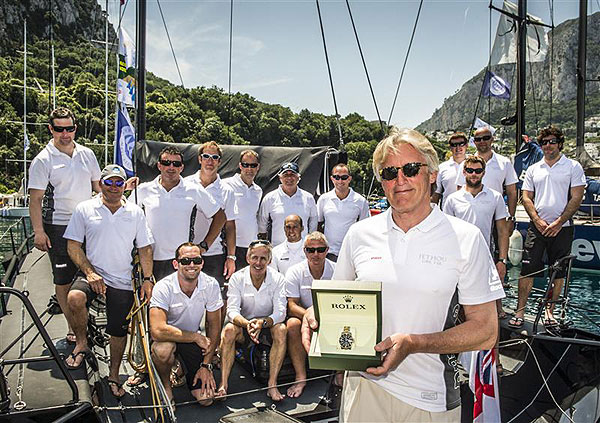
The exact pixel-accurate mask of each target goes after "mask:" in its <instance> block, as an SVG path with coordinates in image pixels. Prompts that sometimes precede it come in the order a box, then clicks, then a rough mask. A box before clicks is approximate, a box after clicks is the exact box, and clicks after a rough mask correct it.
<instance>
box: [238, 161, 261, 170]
mask: <svg viewBox="0 0 600 423" xmlns="http://www.w3.org/2000/svg"><path fill="white" fill-rule="evenodd" d="M240 164H241V165H242V167H245V168H249V167H250V168H252V169H254V168H255V167H258V163H246V162H241V163H240Z"/></svg>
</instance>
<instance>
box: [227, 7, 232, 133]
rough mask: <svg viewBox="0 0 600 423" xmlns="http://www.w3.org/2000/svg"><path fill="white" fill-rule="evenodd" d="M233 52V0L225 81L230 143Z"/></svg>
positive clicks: (230, 11)
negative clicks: (226, 78)
mask: <svg viewBox="0 0 600 423" xmlns="http://www.w3.org/2000/svg"><path fill="white" fill-rule="evenodd" d="M232 52H233V0H231V2H230V6H229V69H228V73H227V75H228V81H227V102H228V104H227V140H228V141H229V144H231V57H232Z"/></svg>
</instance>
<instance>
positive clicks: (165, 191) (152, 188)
mask: <svg viewBox="0 0 600 423" xmlns="http://www.w3.org/2000/svg"><path fill="white" fill-rule="evenodd" d="M158 157H159V160H158V163H157V167H158V170H159V171H160V175H158V176H157V177H156V178H155V179H154V180H153V181H150V182H145V183H143V184H141V185H140V186H139V187H138V189H137V198H135V195H134V198H135V200H136V203H137V204H138V205H140V206H141V207H142V208H143V209H144V212H145V213H146V218H147V219H148V225H149V226H150V230H151V231H152V235H154V240H155V242H154V266H153V269H154V276H155V277H156V279H157V280H160V279H162V278H164V277H165V276H167V275H169V274H171V273H173V271H174V270H173V259H174V257H173V252H174V251H175V249H176V248H177V247H178V246H179V245H180V244H181V243H182V242H185V241H193V239H191V235H192V228H191V227H190V225H191V223H192V220H193V217H192V216H193V215H195V216H196V219H198V218H199V216H202V218H204V219H206V220H208V221H210V226H209V228H208V233H207V234H206V236H205V238H204V240H205V242H206V243H207V244H212V243H213V241H214V240H215V239H216V238H217V236H219V233H220V231H221V228H222V227H223V224H224V223H225V213H224V212H223V210H222V209H220V208H219V205H218V204H217V202H216V201H215V200H214V199H213V197H212V196H211V195H210V194H209V193H208V192H207V191H206V190H205V189H204V188H203V187H202V186H201V185H199V184H193V183H190V182H189V181H185V180H184V179H183V178H182V177H181V172H182V171H183V168H184V166H183V155H182V154H181V151H179V149H177V148H176V147H165V148H164V149H163V150H162V151H161V152H160V154H159V156H158Z"/></svg>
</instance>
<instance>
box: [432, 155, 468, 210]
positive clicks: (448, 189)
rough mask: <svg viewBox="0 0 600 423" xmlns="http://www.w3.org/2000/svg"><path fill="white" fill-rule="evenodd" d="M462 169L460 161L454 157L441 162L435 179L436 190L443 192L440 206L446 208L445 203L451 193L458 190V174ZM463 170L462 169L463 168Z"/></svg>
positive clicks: (439, 192) (438, 192)
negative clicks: (456, 160)
mask: <svg viewBox="0 0 600 423" xmlns="http://www.w3.org/2000/svg"><path fill="white" fill-rule="evenodd" d="M459 169H461V167H460V163H457V162H455V161H454V158H450V160H446V161H445V162H442V163H440V166H439V169H438V175H437V179H436V181H435V185H436V186H435V192H436V193H437V194H442V203H441V206H440V208H441V209H442V210H444V204H445V203H446V199H447V198H448V196H449V195H450V194H452V193H453V192H456V175H458V170H459ZM461 172H462V169H461Z"/></svg>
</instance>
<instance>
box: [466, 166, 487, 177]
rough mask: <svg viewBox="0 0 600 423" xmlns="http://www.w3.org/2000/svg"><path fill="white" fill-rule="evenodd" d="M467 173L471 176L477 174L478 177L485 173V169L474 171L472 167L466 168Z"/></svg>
mask: <svg viewBox="0 0 600 423" xmlns="http://www.w3.org/2000/svg"><path fill="white" fill-rule="evenodd" d="M465 172H467V173H468V174H469V175H470V174H471V173H475V174H477V175H481V174H482V173H483V168H481V167H479V168H477V169H473V168H472V167H465Z"/></svg>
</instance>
